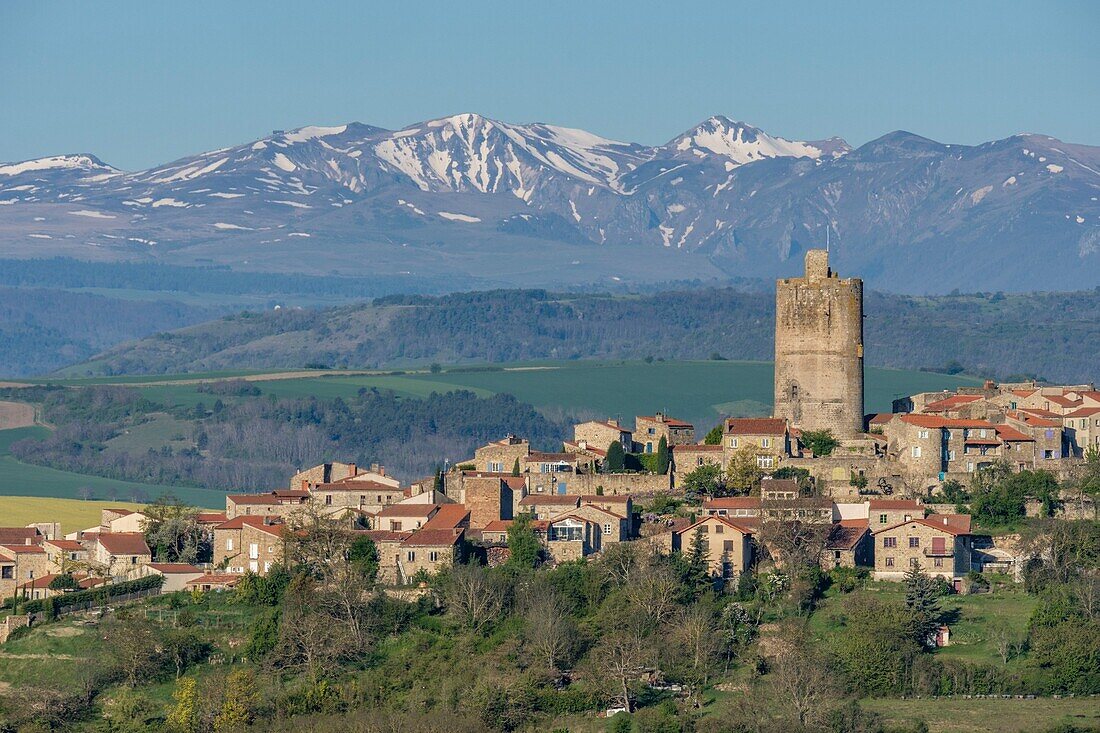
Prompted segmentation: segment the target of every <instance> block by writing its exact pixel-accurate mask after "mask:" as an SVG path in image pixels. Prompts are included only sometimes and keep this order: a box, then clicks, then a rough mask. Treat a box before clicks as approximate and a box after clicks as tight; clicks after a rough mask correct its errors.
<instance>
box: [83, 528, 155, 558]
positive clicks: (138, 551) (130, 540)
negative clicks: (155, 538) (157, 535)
mask: <svg viewBox="0 0 1100 733" xmlns="http://www.w3.org/2000/svg"><path fill="white" fill-rule="evenodd" d="M96 542H98V543H99V544H100V545H102V546H103V549H105V550H106V551H107V552H109V553H111V554H112V555H151V554H153V553H152V550H150V549H149V545H147V544H146V543H145V535H143V534H142V533H141V532H104V533H101V534H100V535H99V537H97V538H96Z"/></svg>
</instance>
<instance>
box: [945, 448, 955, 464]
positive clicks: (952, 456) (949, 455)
mask: <svg viewBox="0 0 1100 733" xmlns="http://www.w3.org/2000/svg"><path fill="white" fill-rule="evenodd" d="M947 460H949V461H953V460H955V451H953V450H949V451H947Z"/></svg>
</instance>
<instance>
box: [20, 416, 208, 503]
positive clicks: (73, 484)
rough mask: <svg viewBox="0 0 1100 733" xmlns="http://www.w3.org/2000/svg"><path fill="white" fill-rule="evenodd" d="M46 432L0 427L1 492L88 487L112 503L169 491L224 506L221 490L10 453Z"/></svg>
mask: <svg viewBox="0 0 1100 733" xmlns="http://www.w3.org/2000/svg"><path fill="white" fill-rule="evenodd" d="M48 434H49V430H47V429H46V428H43V427H30V428H15V429H13V430H0V496H19V497H59V498H67V499H81V498H83V497H82V493H83V490H84V489H89V490H90V496H91V498H94V499H106V500H108V501H109V502H111V503H115V501H116V500H120V501H127V500H130V499H134V498H138V499H143V500H152V499H154V498H156V497H158V496H162V495H164V494H169V493H170V494H174V495H175V496H176V497H178V498H179V499H180V500H181V501H185V502H187V503H189V504H193V505H195V506H202V507H210V508H223V507H224V506H225V492H224V491H214V490H207V489H197V488H189V487H181V486H159V485H156V484H147V483H141V482H134V481H119V480H115V479H108V478H103V477H100V476H92V475H88V474H83V473H75V472H72V471H61V470H58V469H54V468H49V467H46V466H35V465H32V464H29V463H23V462H21V461H19V460H16V458H15V457H14V456H12V455H11V453H10V450H9V449H10V447H11V444H12V443H14V442H16V441H18V440H23V439H24V438H33V437H37V438H42V437H45V436H46V435H48ZM0 516H2V515H0ZM97 516H98V515H97Z"/></svg>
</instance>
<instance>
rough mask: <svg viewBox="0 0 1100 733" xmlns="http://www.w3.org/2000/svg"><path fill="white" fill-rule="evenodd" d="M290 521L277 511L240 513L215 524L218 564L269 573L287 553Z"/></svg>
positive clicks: (231, 569) (237, 570)
mask: <svg viewBox="0 0 1100 733" xmlns="http://www.w3.org/2000/svg"><path fill="white" fill-rule="evenodd" d="M285 528H286V524H285V523H284V521H283V518H282V517H280V516H277V515H269V516H254V515H252V516H239V517H234V518H232V519H229V520H227V521H225V522H223V523H221V524H219V525H218V526H217V527H215V528H214V567H217V568H225V569H226V570H227V571H228V572H230V573H243V572H245V571H251V572H253V573H258V574H260V575H263V574H266V573H267V572H268V570H270V569H271V566H272V565H275V564H276V563H281V562H282V561H283V557H284V550H285V547H284V536H283V532H284V531H285Z"/></svg>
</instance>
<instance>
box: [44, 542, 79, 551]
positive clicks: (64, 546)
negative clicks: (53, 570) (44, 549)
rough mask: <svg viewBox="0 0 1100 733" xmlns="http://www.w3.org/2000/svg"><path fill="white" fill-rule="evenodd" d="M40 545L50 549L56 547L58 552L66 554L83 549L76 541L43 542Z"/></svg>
mask: <svg viewBox="0 0 1100 733" xmlns="http://www.w3.org/2000/svg"><path fill="white" fill-rule="evenodd" d="M42 545H43V546H45V545H50V546H51V547H56V548H57V549H59V550H66V551H68V552H81V551H83V550H84V549H85V547H84V545H83V544H81V543H80V542H77V541H76V540H45V541H44V542H43V543H42Z"/></svg>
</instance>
